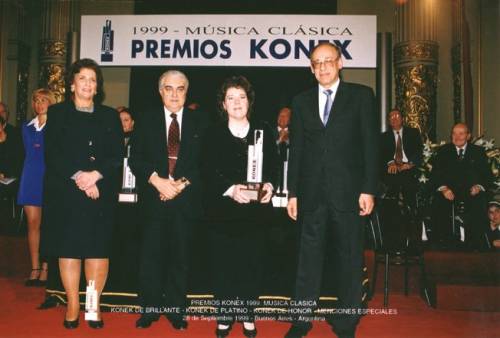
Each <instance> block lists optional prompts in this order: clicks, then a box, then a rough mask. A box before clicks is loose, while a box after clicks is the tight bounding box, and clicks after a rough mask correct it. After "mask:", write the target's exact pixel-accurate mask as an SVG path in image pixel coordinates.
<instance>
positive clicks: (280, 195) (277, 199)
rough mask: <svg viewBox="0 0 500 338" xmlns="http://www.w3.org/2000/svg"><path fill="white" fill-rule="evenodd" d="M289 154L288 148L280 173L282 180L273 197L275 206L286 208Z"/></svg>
mask: <svg viewBox="0 0 500 338" xmlns="http://www.w3.org/2000/svg"><path fill="white" fill-rule="evenodd" d="M288 155H289V149H286V157H285V161H283V167H282V170H283V172H282V173H281V175H280V178H281V179H282V181H281V182H280V185H279V186H278V189H277V190H276V193H275V194H274V196H273V198H272V202H273V207H275V208H286V206H287V204H288V182H287V180H288Z"/></svg>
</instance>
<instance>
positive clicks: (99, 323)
mask: <svg viewBox="0 0 500 338" xmlns="http://www.w3.org/2000/svg"><path fill="white" fill-rule="evenodd" d="M88 323H89V327H91V328H93V329H102V328H103V327H104V321H103V320H102V319H101V320H89V321H88Z"/></svg>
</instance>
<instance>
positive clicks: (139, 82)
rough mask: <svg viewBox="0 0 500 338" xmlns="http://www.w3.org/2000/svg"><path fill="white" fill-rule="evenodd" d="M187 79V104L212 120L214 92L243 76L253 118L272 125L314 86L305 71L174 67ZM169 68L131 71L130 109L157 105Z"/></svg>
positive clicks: (263, 68)
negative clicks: (162, 77)
mask: <svg viewBox="0 0 500 338" xmlns="http://www.w3.org/2000/svg"><path fill="white" fill-rule="evenodd" d="M175 68H176V69H179V70H181V71H182V72H184V73H185V74H186V75H187V77H188V78H189V93H188V98H187V102H188V103H191V102H197V103H199V104H200V109H201V110H202V111H204V112H207V113H209V114H211V116H212V117H215V116H216V115H217V114H218V112H217V92H218V90H219V88H220V86H221V84H222V82H223V81H224V79H225V78H226V77H229V76H232V75H243V76H245V77H247V78H248V80H249V81H250V82H251V83H252V85H253V86H254V90H255V105H254V115H253V117H256V118H259V119H263V120H267V121H269V122H270V123H271V125H274V123H275V120H276V115H277V112H278V109H279V108H280V106H282V105H288V104H290V101H291V98H292V97H293V96H294V95H296V94H297V93H299V92H301V91H302V90H304V89H306V88H309V87H311V86H313V85H314V83H315V81H314V76H313V75H312V74H311V72H310V71H309V70H308V69H306V68H276V67H175ZM167 69H173V68H171V67H169V68H167V67H134V68H132V74H131V78H132V81H131V85H130V108H131V109H132V111H134V112H136V113H138V114H140V112H141V111H144V110H145V109H148V108H152V107H154V106H157V105H159V104H160V103H161V97H160V95H159V93H158V78H159V77H160V75H161V74H162V73H163V72H164V71H166V70H167Z"/></svg>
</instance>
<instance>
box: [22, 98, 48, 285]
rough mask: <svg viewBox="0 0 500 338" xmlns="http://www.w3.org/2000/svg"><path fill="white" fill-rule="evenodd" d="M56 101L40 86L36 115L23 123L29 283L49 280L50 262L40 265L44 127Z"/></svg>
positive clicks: (34, 101)
mask: <svg viewBox="0 0 500 338" xmlns="http://www.w3.org/2000/svg"><path fill="white" fill-rule="evenodd" d="M54 103H55V98H54V95H53V94H52V92H51V91H49V90H47V89H43V88H41V89H37V90H35V91H34V92H33V95H32V107H33V111H34V113H35V118H34V119H33V120H31V121H29V122H27V123H25V124H24V125H23V129H22V135H23V144H24V152H25V158H24V165H23V171H22V174H21V181H20V185H19V193H18V196H17V203H18V204H19V205H22V206H24V213H25V215H26V220H27V224H28V247H29V251H30V258H31V273H30V276H29V278H28V279H27V280H26V283H25V285H26V286H42V285H44V284H45V282H46V281H47V263H46V262H44V263H43V264H42V265H40V252H39V248H40V223H41V220H42V191H43V175H44V172H45V161H44V146H43V145H44V142H43V139H44V127H45V122H46V121H47V109H48V108H49V106H50V105H51V104H54Z"/></svg>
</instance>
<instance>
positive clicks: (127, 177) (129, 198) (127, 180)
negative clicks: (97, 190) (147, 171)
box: [118, 145, 137, 203]
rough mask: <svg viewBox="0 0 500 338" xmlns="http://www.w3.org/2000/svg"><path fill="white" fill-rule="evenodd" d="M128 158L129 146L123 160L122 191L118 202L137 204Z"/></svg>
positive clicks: (133, 179) (133, 177) (133, 178)
mask: <svg viewBox="0 0 500 338" xmlns="http://www.w3.org/2000/svg"><path fill="white" fill-rule="evenodd" d="M129 156H130V145H128V146H127V156H126V157H125V158H124V159H123V180H122V190H121V191H120V193H119V194H118V202H124V203H137V191H136V189H135V176H134V174H132V170H130V167H129V166H128V158H129Z"/></svg>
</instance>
